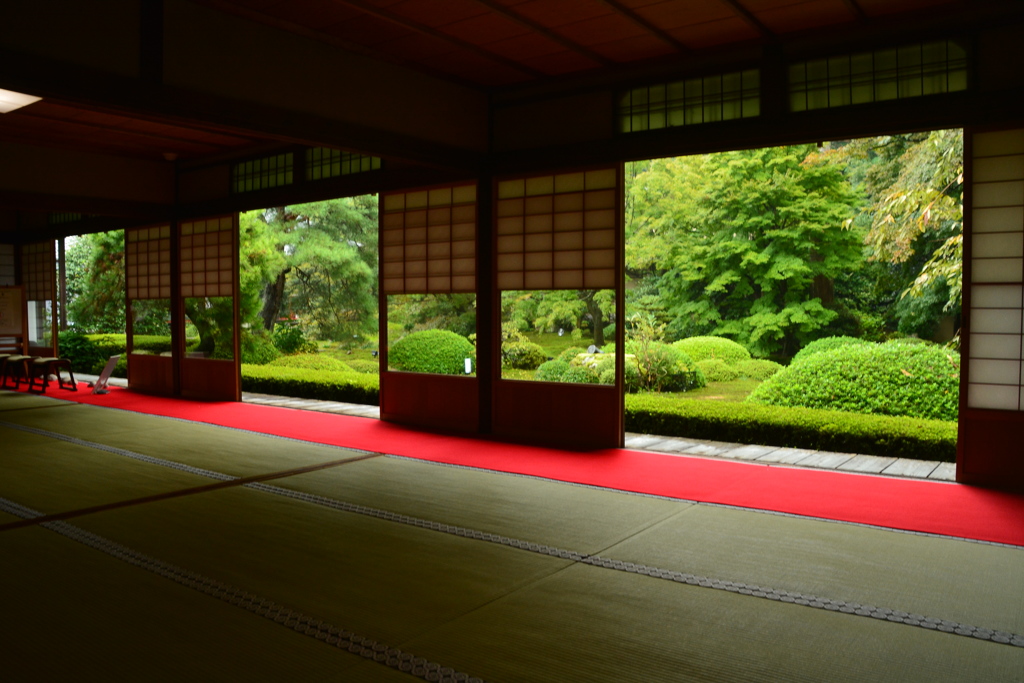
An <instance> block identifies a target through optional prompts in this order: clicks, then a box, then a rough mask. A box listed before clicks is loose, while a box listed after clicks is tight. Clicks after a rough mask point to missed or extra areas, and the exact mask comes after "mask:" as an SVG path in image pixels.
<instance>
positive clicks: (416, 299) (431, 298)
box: [388, 294, 476, 339]
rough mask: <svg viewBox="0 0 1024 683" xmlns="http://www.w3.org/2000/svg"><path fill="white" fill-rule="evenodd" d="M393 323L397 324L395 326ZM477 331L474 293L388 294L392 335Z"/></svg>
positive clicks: (471, 333)
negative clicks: (438, 330)
mask: <svg viewBox="0 0 1024 683" xmlns="http://www.w3.org/2000/svg"><path fill="white" fill-rule="evenodd" d="M393 326H394V327H393ZM434 329H440V330H448V331H449V332H454V333H455V334H459V335H462V336H463V337H466V338H469V337H470V336H471V335H473V334H476V295H475V294H400V295H391V296H389V297H388V330H389V332H388V334H389V335H390V336H391V338H392V339H395V338H397V337H400V336H402V335H404V334H406V333H409V332H416V331H421V330H434Z"/></svg>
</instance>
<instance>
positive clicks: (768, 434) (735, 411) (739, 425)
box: [626, 394, 957, 462]
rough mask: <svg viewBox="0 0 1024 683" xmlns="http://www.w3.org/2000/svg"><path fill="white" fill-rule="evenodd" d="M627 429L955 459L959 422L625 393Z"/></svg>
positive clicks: (924, 457)
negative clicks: (681, 399) (628, 394)
mask: <svg viewBox="0 0 1024 683" xmlns="http://www.w3.org/2000/svg"><path fill="white" fill-rule="evenodd" d="M626 431H629V432H639V433H642V434H659V435H664V436H682V437H688V438H692V439H708V440H713V441H726V442H736V443H751V444H765V445H770V446H784V447H790V448H808V449H815V450H823V451H837V452H841V453H864V454H868V455H884V456H891V457H898V458H915V459H918V460H945V461H948V462H952V461H955V460H956V437H957V423H956V422H946V421H940V420H922V419H916V418H909V417H890V416H884V415H858V414H855V413H837V412H834V411H831V410H815V409H811V408H779V407H776V406H763V405H757V404H750V403H720V402H718V401H702V400H686V401H680V400H676V399H673V398H672V397H669V396H658V395H657V394H640V395H637V396H627V397H626Z"/></svg>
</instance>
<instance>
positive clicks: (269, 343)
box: [136, 328, 281, 365]
mask: <svg viewBox="0 0 1024 683" xmlns="http://www.w3.org/2000/svg"><path fill="white" fill-rule="evenodd" d="M136 343H137V342H136ZM280 355H281V352H280V351H278V350H277V347H276V346H274V342H273V340H272V339H271V338H270V335H269V334H267V333H266V331H265V330H263V329H262V328H260V329H256V330H246V329H243V330H242V362H243V363H250V364H252V365H266V364H267V363H269V362H271V361H273V360H274V359H275V358H277V357H278V356H280Z"/></svg>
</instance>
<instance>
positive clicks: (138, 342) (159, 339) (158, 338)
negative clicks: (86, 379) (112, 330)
mask: <svg viewBox="0 0 1024 683" xmlns="http://www.w3.org/2000/svg"><path fill="white" fill-rule="evenodd" d="M110 336H112V337H113V336H114V335H110ZM117 336H120V335H117ZM127 346H128V345H127V343H126V344H125V347H126V348H127ZM173 349H174V344H172V343H171V337H170V336H169V335H156V334H137V335H135V337H134V338H133V339H132V352H133V353H151V354H153V355H156V356H159V355H160V354H161V353H170V352H171V351H172V350H173ZM115 353H116V352H115ZM110 355H114V354H113V353H112V354H110Z"/></svg>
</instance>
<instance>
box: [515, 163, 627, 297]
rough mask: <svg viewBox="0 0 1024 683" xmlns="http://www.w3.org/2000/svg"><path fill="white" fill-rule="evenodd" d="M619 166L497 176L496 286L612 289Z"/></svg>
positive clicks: (615, 251)
mask: <svg viewBox="0 0 1024 683" xmlns="http://www.w3.org/2000/svg"><path fill="white" fill-rule="evenodd" d="M618 196H619V187H618V173H617V171H616V169H614V168H606V169H599V170H592V171H585V172H579V173H562V174H558V175H547V176H537V177H532V178H517V179H511V180H502V181H500V182H499V183H498V207H497V209H498V211H497V212H498V224H497V233H498V237H497V253H498V263H497V273H498V289H501V290H520V289H529V290H536V289H614V288H615V282H616V273H617V272H618V270H617V259H616V253H617V249H616V244H617V242H616V235H617V234H618V227H619V223H618Z"/></svg>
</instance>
